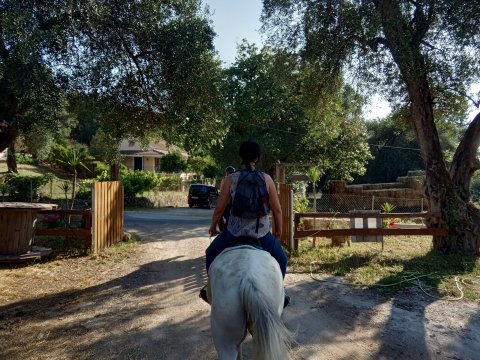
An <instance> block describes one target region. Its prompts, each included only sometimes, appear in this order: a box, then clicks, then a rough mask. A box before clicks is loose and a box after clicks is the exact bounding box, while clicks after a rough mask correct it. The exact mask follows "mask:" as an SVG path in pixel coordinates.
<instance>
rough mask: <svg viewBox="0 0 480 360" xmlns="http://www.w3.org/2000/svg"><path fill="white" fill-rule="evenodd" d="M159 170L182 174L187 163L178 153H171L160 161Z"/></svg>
mask: <svg viewBox="0 0 480 360" xmlns="http://www.w3.org/2000/svg"><path fill="white" fill-rule="evenodd" d="M160 168H161V169H162V171H165V172H182V171H185V170H187V161H186V160H185V158H184V157H183V156H182V155H181V154H180V153H178V152H172V153H169V154H166V155H165V156H163V157H162V158H161V159H160Z"/></svg>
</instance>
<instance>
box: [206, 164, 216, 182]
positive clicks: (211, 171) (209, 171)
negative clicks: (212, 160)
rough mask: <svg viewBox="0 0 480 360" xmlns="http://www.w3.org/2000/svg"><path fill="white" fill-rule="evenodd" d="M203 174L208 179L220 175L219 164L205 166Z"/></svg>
mask: <svg viewBox="0 0 480 360" xmlns="http://www.w3.org/2000/svg"><path fill="white" fill-rule="evenodd" d="M202 175H203V176H204V177H205V178H207V179H214V178H215V177H217V176H218V175H219V173H218V166H216V165H214V164H208V165H207V166H205V167H204V168H203V171H202Z"/></svg>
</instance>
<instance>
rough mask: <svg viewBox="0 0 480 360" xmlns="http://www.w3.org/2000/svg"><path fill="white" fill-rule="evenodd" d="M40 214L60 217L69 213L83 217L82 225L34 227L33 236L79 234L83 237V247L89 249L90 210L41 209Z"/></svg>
mask: <svg viewBox="0 0 480 360" xmlns="http://www.w3.org/2000/svg"><path fill="white" fill-rule="evenodd" d="M38 214H40V215H48V214H55V215H60V217H65V216H70V215H81V216H82V217H83V219H84V220H83V226H81V227H78V228H75V227H58V228H51V229H50V228H38V227H36V228H35V236H80V237H83V238H84V241H83V247H84V249H90V247H91V245H92V212H91V210H41V211H39V212H38Z"/></svg>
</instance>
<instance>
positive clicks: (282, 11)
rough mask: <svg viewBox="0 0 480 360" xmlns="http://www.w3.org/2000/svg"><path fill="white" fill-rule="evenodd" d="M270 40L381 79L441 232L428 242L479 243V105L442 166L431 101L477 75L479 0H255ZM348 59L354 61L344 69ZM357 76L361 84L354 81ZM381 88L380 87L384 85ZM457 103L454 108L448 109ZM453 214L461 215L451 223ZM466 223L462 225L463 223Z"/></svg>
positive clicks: (337, 68) (330, 68)
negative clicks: (473, 186)
mask: <svg viewBox="0 0 480 360" xmlns="http://www.w3.org/2000/svg"><path fill="white" fill-rule="evenodd" d="M263 4H264V12H263V19H264V21H265V24H266V28H267V29H270V30H275V29H276V30H278V32H277V33H276V34H277V37H276V38H274V39H273V40H274V41H277V43H280V44H283V45H286V46H289V47H290V48H294V49H298V50H300V51H301V53H302V55H303V56H304V57H305V58H308V59H310V60H311V61H315V62H316V63H318V64H319V66H321V67H322V68H323V69H324V70H325V73H326V74H327V75H329V76H330V77H334V76H336V75H337V74H338V73H341V72H342V71H345V70H346V69H349V71H351V72H352V73H356V74H359V75H360V77H359V79H361V80H363V82H362V84H370V86H371V85H374V86H377V87H379V88H380V89H384V91H385V93H387V94H388V95H389V98H390V100H391V101H392V102H394V105H395V104H397V105H398V106H403V105H407V106H408V108H409V111H408V118H409V120H410V123H411V126H412V128H413V131H414V133H415V138H416V141H417V143H418V144H419V147H420V155H421V158H422V161H423V163H424V166H425V170H426V175H427V181H426V188H427V193H428V195H429V200H430V201H429V202H430V208H431V210H433V211H440V212H441V213H442V220H443V224H434V223H430V225H431V226H448V227H449V235H448V236H445V237H434V248H435V249H440V250H443V251H446V252H450V251H455V252H460V253H462V254H466V255H470V256H472V255H474V254H475V253H480V246H479V245H480V240H479V235H478V234H480V228H479V225H478V224H479V223H480V221H479V220H480V214H479V211H478V209H475V208H473V207H472V206H470V204H469V199H470V193H469V188H470V186H469V185H470V179H471V177H472V175H473V173H474V172H475V171H476V170H477V169H478V168H480V162H479V161H478V158H477V150H478V146H479V144H480V114H479V115H477V116H476V117H475V119H474V120H473V121H472V122H471V123H470V124H469V126H468V128H467V130H466V131H465V133H464V135H463V137H462V138H461V140H460V144H459V146H458V148H457V150H456V152H455V154H454V156H453V159H452V163H451V166H450V168H449V169H448V168H447V164H446V162H445V159H444V157H443V154H442V151H441V145H440V137H439V128H438V120H439V119H438V118H436V116H435V113H436V110H437V109H438V108H439V107H440V106H442V105H444V104H451V102H450V101H447V99H452V98H464V99H465V98H467V99H469V100H472V101H473V103H474V104H475V105H476V106H477V107H478V105H479V102H478V94H477V98H475V96H474V95H472V94H470V93H469V89H470V87H471V85H472V84H474V83H478V82H479V80H480V71H479V70H480V58H479V57H478V55H477V54H478V52H479V50H480V26H479V25H480V18H479V17H478V14H479V11H480V2H478V1H462V0H428V1H411V0H370V1H359V0H357V1H346V0H329V1H326V0H313V1H312V0H295V1H294V0H264V2H263ZM353 69H355V70H356V71H355V72H354V70H353ZM364 86H365V85H364ZM387 91H388V92H387ZM455 110H457V109H455ZM460 224H463V225H460ZM467 224H468V225H467Z"/></svg>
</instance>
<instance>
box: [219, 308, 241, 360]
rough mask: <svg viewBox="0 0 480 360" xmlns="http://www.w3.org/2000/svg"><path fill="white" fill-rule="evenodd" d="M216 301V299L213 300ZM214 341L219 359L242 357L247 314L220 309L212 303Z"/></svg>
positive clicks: (227, 359) (228, 359)
mask: <svg viewBox="0 0 480 360" xmlns="http://www.w3.org/2000/svg"><path fill="white" fill-rule="evenodd" d="M213 301H214V302H215V300H213ZM211 327H212V336H213V343H214V344H215V348H216V349H217V353H218V359H219V360H240V359H242V341H243V340H244V339H245V336H246V320H245V314H243V312H240V311H235V310H233V309H230V310H229V309H225V311H224V310H223V309H219V308H218V307H216V306H215V303H214V304H212V314H211Z"/></svg>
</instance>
